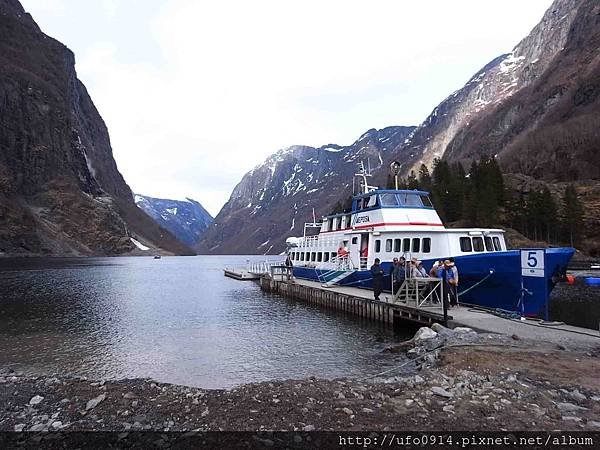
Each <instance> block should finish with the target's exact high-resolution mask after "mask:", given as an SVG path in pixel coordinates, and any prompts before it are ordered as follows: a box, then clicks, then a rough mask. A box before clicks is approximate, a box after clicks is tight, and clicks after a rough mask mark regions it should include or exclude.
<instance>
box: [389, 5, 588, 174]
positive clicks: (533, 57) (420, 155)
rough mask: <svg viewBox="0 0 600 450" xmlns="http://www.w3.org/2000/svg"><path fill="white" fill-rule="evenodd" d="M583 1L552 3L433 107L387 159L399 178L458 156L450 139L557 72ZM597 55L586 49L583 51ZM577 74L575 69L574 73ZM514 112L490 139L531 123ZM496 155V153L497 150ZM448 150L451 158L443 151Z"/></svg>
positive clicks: (509, 110)
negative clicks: (396, 163)
mask: <svg viewBox="0 0 600 450" xmlns="http://www.w3.org/2000/svg"><path fill="white" fill-rule="evenodd" d="M584 3H596V4H597V2H593V1H590V2H584V0H556V1H555V2H554V3H553V4H552V5H551V7H550V8H549V9H548V10H547V11H546V13H545V14H544V16H543V17H542V20H541V21H540V23H539V24H538V25H536V26H535V28H534V29H533V30H532V31H531V33H530V34H529V35H528V36H527V37H526V38H525V39H523V40H522V41H521V42H520V43H519V44H518V45H517V46H516V47H515V48H514V49H513V51H512V52H511V53H509V54H506V55H502V56H499V57H497V58H495V59H494V60H493V61H491V62H489V63H488V64H487V65H486V66H484V67H483V68H482V69H481V70H480V71H478V72H477V73H476V74H475V75H474V76H473V77H472V78H471V79H470V80H469V81H468V82H467V83H466V84H465V86H463V87H462V88H461V89H459V90H458V91H456V92H454V93H452V94H451V95H450V96H449V97H448V98H446V99H445V100H444V101H442V103H440V105H438V106H437V107H436V108H435V109H434V110H433V112H432V113H431V114H430V115H429V117H427V119H426V120H425V121H424V122H423V123H422V124H421V125H419V127H418V128H417V129H416V130H415V132H414V133H413V135H412V136H411V137H410V139H409V142H408V143H407V144H406V145H401V146H399V147H398V148H396V149H395V150H394V152H392V153H391V154H390V156H392V157H394V158H396V159H398V160H400V161H401V162H402V163H403V169H404V173H405V174H408V173H409V172H410V170H418V168H419V166H420V165H421V164H422V163H425V164H427V165H428V166H431V164H432V162H433V160H434V159H435V158H442V157H444V156H447V157H449V158H452V159H455V158H457V157H459V155H458V154H457V153H460V150H457V149H460V147H462V142H454V143H453V140H454V139H455V137H456V136H457V135H459V134H463V133H464V129H465V128H467V127H474V126H475V124H477V123H478V122H479V121H480V120H481V119H482V118H483V117H485V116H486V115H487V114H490V113H491V112H492V111H494V110H496V109H497V108H500V107H502V105H505V104H508V102H509V100H510V99H512V98H515V97H518V98H522V92H523V90H524V89H525V88H528V87H530V90H533V89H534V87H533V86H534V85H539V84H541V83H544V81H543V80H544V79H545V78H546V77H547V76H548V73H550V72H552V71H553V70H554V68H555V67H556V58H557V55H559V54H561V53H563V48H564V47H565V45H567V40H568V38H569V36H570V30H571V28H572V26H573V25H574V23H576V22H577V23H579V21H580V20H581V16H582V15H583V14H584V11H583V9H584V8H583V5H584ZM593 49H596V50H597V46H596V47H588V50H593ZM574 69H575V70H577V68H574ZM518 113H519V111H518V109H516V108H507V109H505V114H504V115H503V116H502V118H501V120H500V121H498V123H496V127H495V128H490V129H488V130H486V133H487V136H486V137H488V138H490V139H494V137H495V136H496V135H497V134H498V133H503V130H505V129H507V128H508V127H509V125H508V124H509V123H512V122H519V121H523V120H524V121H526V122H527V123H528V124H533V123H534V122H535V120H532V118H530V117H527V116H524V117H523V116H521V117H518V118H517V116H518ZM497 147H498V148H496V149H495V152H494V153H492V152H491V150H490V151H488V152H486V154H490V153H491V154H495V153H498V152H499V151H501V148H499V147H502V145H499V146H497ZM449 149H452V151H451V152H450V154H448V155H447V151H449Z"/></svg>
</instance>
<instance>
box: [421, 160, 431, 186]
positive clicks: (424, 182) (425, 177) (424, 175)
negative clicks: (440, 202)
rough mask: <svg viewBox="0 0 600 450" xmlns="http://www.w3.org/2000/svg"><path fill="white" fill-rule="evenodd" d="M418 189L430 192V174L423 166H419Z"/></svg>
mask: <svg viewBox="0 0 600 450" xmlns="http://www.w3.org/2000/svg"><path fill="white" fill-rule="evenodd" d="M419 187H420V188H421V189H422V190H424V191H427V192H431V188H432V180H431V174H430V173H429V169H428V168H427V166H426V165H425V164H421V168H420V169H419Z"/></svg>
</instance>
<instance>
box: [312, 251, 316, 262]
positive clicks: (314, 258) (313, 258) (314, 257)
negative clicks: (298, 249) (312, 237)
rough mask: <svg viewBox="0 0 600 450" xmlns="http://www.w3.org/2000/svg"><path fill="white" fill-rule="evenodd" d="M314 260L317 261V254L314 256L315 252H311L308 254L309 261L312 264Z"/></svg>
mask: <svg viewBox="0 0 600 450" xmlns="http://www.w3.org/2000/svg"><path fill="white" fill-rule="evenodd" d="M316 259H317V254H316V253H315V252H312V253H311V254H310V260H311V261H312V262H314V261H315V260H316Z"/></svg>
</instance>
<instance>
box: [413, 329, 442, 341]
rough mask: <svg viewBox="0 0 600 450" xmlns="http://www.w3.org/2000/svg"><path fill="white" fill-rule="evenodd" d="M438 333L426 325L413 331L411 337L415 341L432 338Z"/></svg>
mask: <svg viewBox="0 0 600 450" xmlns="http://www.w3.org/2000/svg"><path fill="white" fill-rule="evenodd" d="M437 335H438V334H437V333H436V332H435V331H433V330H432V329H431V328H428V327H421V328H419V329H418V330H417V332H416V333H415V337H414V338H413V339H414V341H415V342H422V341H426V340H427V339H433V338H434V337H436V336H437Z"/></svg>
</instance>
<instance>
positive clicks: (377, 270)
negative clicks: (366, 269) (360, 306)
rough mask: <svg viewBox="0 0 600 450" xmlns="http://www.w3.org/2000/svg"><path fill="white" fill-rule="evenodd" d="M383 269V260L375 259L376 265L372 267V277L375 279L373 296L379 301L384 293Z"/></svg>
mask: <svg viewBox="0 0 600 450" xmlns="http://www.w3.org/2000/svg"><path fill="white" fill-rule="evenodd" d="M383 275H384V272H383V268H382V267H381V260H380V259H379V258H375V263H374V264H373V265H372V266H371V277H373V295H374V296H375V300H379V295H380V294H381V293H382V292H383Z"/></svg>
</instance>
